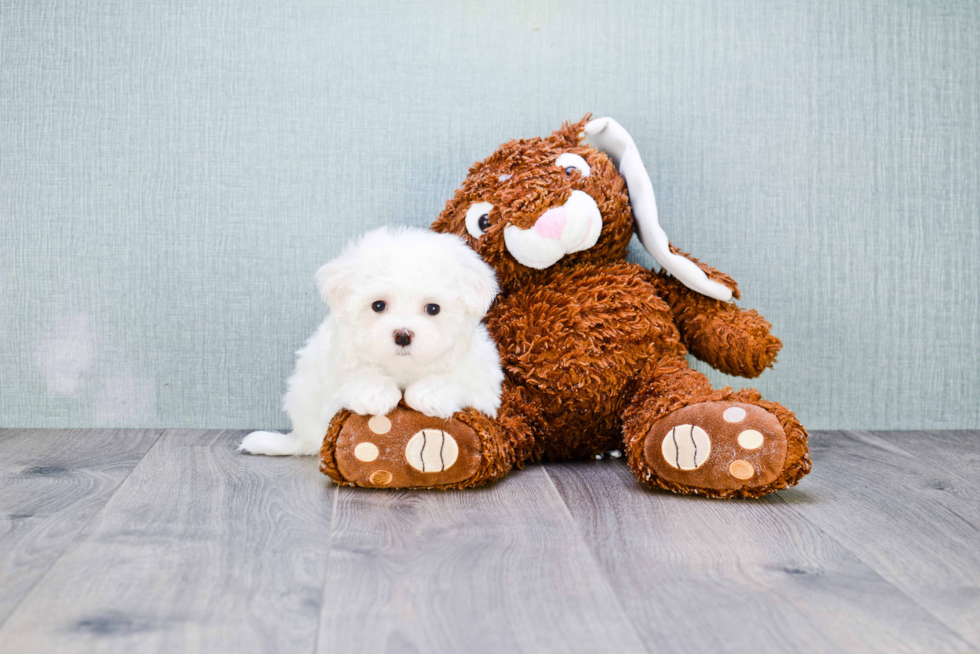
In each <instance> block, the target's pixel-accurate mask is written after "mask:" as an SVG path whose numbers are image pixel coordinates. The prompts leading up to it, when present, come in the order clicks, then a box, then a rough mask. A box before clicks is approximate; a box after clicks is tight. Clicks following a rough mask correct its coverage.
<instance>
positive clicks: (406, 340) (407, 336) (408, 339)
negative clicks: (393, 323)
mask: <svg viewBox="0 0 980 654" xmlns="http://www.w3.org/2000/svg"><path fill="white" fill-rule="evenodd" d="M414 335H415V334H413V333H412V332H410V331H408V330H407V329H396V330H395V334H394V336H395V345H401V346H402V347H405V346H406V345H410V344H411V343H412V336H414Z"/></svg>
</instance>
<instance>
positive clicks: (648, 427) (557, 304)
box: [323, 116, 810, 497]
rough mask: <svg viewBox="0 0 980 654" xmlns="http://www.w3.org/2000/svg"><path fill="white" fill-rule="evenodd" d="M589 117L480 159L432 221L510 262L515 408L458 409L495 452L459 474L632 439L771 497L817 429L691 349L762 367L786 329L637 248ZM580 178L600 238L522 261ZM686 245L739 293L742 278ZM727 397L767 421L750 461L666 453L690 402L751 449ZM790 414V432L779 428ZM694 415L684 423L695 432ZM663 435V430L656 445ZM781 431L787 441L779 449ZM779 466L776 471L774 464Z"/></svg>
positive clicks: (791, 475) (684, 483)
mask: <svg viewBox="0 0 980 654" xmlns="http://www.w3.org/2000/svg"><path fill="white" fill-rule="evenodd" d="M587 120H588V116H586V118H584V119H583V120H581V121H579V122H578V123H569V124H566V125H564V126H563V127H562V128H561V129H559V130H558V131H556V132H554V133H553V134H552V135H551V136H549V137H547V138H533V139H521V140H515V141H510V142H508V143H505V144H504V145H502V146H501V147H500V149H498V150H497V151H496V152H495V153H493V154H492V155H491V156H490V157H488V158H487V159H485V160H484V161H482V162H479V163H477V164H474V165H473V167H472V168H471V169H470V171H469V175H468V176H467V178H466V179H465V180H464V182H463V184H462V186H461V187H460V188H459V189H458V190H457V191H456V193H455V195H454V196H453V198H452V199H451V200H450V201H449V202H448V203H447V204H446V208H445V210H444V211H443V212H442V213H441V214H440V215H439V217H438V219H437V220H436V221H435V222H434V223H433V224H432V229H434V230H435V231H438V232H448V233H453V234H457V235H459V236H461V237H463V238H464V239H466V241H467V242H468V243H469V244H470V246H471V247H472V248H473V249H474V250H476V251H477V252H478V253H479V254H480V255H481V256H482V257H483V258H484V260H485V261H487V262H488V263H489V264H490V265H491V266H493V268H494V269H495V270H496V272H497V276H498V280H499V282H500V284H501V288H502V292H501V294H500V296H499V297H498V298H497V300H496V302H495V303H494V305H493V306H492V307H491V310H490V312H489V315H488V316H487V326H488V328H489V330H490V332H491V334H492V335H493V336H494V338H495V340H496V341H497V343H498V345H499V348H500V354H501V360H502V362H503V366H504V371H505V374H506V381H505V392H504V402H503V406H502V407H501V409H500V412H499V417H498V418H497V419H496V420H491V419H490V418H487V417H486V416H482V415H481V414H478V413H476V412H473V411H468V412H462V413H460V414H457V416H456V417H455V418H457V419H459V420H460V421H461V422H464V423H465V424H467V425H468V426H470V427H471V428H473V429H474V430H475V431H477V432H478V433H479V434H480V438H481V442H482V443H483V445H482V447H483V451H482V457H483V461H482V462H481V463H480V466H479V472H478V473H477V474H476V475H475V476H474V477H472V478H470V479H467V480H465V481H463V482H459V483H453V484H447V485H446V486H448V487H469V486H473V485H477V484H479V483H483V482H485V481H488V480H492V479H496V478H499V477H500V476H503V475H504V474H506V473H507V471H509V470H510V469H511V468H512V467H514V466H520V465H522V463H523V462H524V461H526V460H538V459H542V458H546V459H552V460H555V459H569V458H578V457H588V456H592V455H595V454H597V453H600V452H604V451H607V450H610V449H617V448H622V449H624V450H625V452H626V456H627V459H628V462H629V465H630V468H631V469H632V470H633V472H634V473H635V474H636V476H637V477H638V478H639V479H640V480H641V481H643V482H644V483H647V484H649V485H651V486H656V487H660V488H666V489H668V490H671V491H674V492H678V493H700V494H705V495H708V496H711V497H736V496H742V497H757V496H760V495H764V494H766V493H769V492H772V491H773V490H778V489H780V488H785V487H787V486H790V485H793V484H795V483H796V482H797V481H798V480H799V479H800V478H801V477H802V476H803V475H804V474H806V473H807V472H808V471H809V467H810V462H809V458H808V454H807V445H806V440H807V435H806V430H805V429H804V428H803V426H802V425H801V424H800V423H799V422H798V421H797V420H796V418H795V416H794V415H793V414H792V413H791V412H790V411H788V410H786V409H785V408H784V407H782V406H780V405H778V404H774V403H771V402H767V401H765V400H763V399H762V397H761V396H760V395H759V393H758V392H756V391H755V390H752V389H747V390H742V391H738V392H736V391H733V390H732V389H731V388H724V389H720V390H715V389H712V388H711V386H710V384H709V382H708V380H707V378H706V377H705V376H704V375H702V374H701V373H698V372H696V371H694V370H691V369H690V368H689V367H688V364H687V361H686V359H685V355H686V354H687V353H688V352H690V353H691V354H693V355H694V356H696V357H698V358H699V359H701V360H703V361H705V362H707V363H709V364H710V365H712V366H713V367H716V368H718V369H719V370H722V371H724V372H727V373H729V374H734V375H741V376H745V377H756V376H758V375H759V374H761V373H762V372H763V371H764V370H765V369H766V368H767V367H769V366H771V365H772V364H773V362H774V361H775V358H776V354H777V353H778V351H779V349H780V347H781V343H780V341H779V339H777V338H776V337H774V336H772V335H771V334H770V333H769V328H770V325H769V323H768V322H766V320H765V319H764V318H763V317H762V316H760V315H759V314H758V313H756V312H755V311H747V310H744V309H740V308H738V307H737V306H735V305H734V304H733V303H726V302H720V301H718V300H714V299H711V298H708V297H705V296H703V295H699V294H698V293H696V292H694V291H692V290H690V289H688V288H687V287H685V286H684V285H682V284H681V283H679V282H678V281H677V280H676V279H674V278H673V277H671V276H670V275H669V274H667V273H666V272H659V273H658V272H652V271H648V270H646V269H644V268H642V267H641V266H638V265H636V264H632V263H628V262H627V261H626V260H625V259H626V249H627V245H628V243H629V241H630V238H631V236H632V234H633V218H632V212H631V208H630V204H629V194H628V191H627V187H626V183H625V181H624V179H623V177H622V176H621V175H620V174H619V172H618V171H617V170H616V167H615V166H614V165H613V163H612V161H610V159H609V158H608V157H607V156H606V155H605V154H603V153H601V152H599V151H597V150H595V149H594V148H591V147H588V146H583V145H581V138H580V134H581V132H582V129H583V127H584V125H585V123H586V121H587ZM565 152H571V153H574V154H577V155H579V156H581V157H583V158H584V159H585V160H586V162H587V163H588V164H589V166H590V168H591V174H590V175H589V176H587V177H583V176H582V174H581V173H580V172H578V171H574V172H571V173H570V174H569V173H568V172H566V170H564V169H562V168H560V167H558V166H556V165H555V161H556V159H557V157H558V156H559V155H560V154H562V153H565ZM508 176H509V177H508ZM573 190H579V191H583V192H585V193H587V194H588V195H589V196H591V197H592V198H593V199H594V200H595V202H596V204H597V206H598V207H599V210H600V212H601V215H602V231H601V234H600V237H599V240H598V242H597V243H596V244H595V246H593V247H591V248H589V249H587V250H583V251H580V252H576V253H573V254H569V255H566V256H565V257H564V258H562V259H561V260H559V261H558V262H557V263H555V264H553V265H552V266H550V267H548V268H546V269H544V270H534V269H531V268H528V267H526V266H524V265H522V264H520V263H518V262H517V260H515V259H514V257H513V256H511V255H510V254H509V253H508V251H507V246H506V244H505V241H504V237H503V234H504V228H505V227H506V226H508V225H515V226H517V227H519V228H521V229H528V228H530V227H532V226H533V225H534V223H535V221H536V220H537V219H538V218H539V217H540V216H541V215H542V213H544V212H545V211H546V210H548V209H549V208H551V207H556V206H560V205H562V204H564V203H565V202H566V201H567V200H568V198H569V197H570V195H571V193H572V191H573ZM477 202H489V203H490V204H492V205H493V209H492V210H491V211H490V213H489V216H488V217H489V220H490V226H489V228H488V229H486V231H485V233H484V234H483V235H482V236H481V237H479V238H474V237H473V236H471V235H470V234H469V233H468V232H467V229H466V225H465V214H466V211H467V209H468V208H469V207H470V206H471V205H473V204H474V203H477ZM674 251H675V253H679V254H682V255H683V256H686V257H688V258H689V259H691V260H692V261H694V262H695V263H697V265H699V266H700V267H701V268H702V270H704V271H705V272H706V273H707V274H708V276H709V278H711V279H713V280H714V281H718V282H720V283H722V284H724V285H725V286H727V287H728V288H730V289H732V291H733V294H734V297H736V298H737V297H739V293H738V287H737V285H736V284H735V281H734V280H733V279H731V278H730V277H728V276H727V275H725V274H723V273H720V272H718V271H717V270H714V269H713V268H710V267H709V266H706V265H704V264H702V263H701V262H698V261H697V260H696V259H693V258H691V257H689V256H688V255H686V254H684V253H680V252H679V251H677V250H676V249H675V250H674ZM726 407H728V408H731V407H735V408H736V409H737V411H736V412H735V413H734V414H729V413H726V414H725V420H727V421H728V422H731V421H730V420H729V415H739V413H738V412H739V411H741V414H740V415H747V416H748V417H747V418H745V420H746V421H749V422H746V423H745V425H744V427H750V426H753V425H755V424H756V423H758V425H759V426H758V430H762V431H764V432H765V439H766V447H764V448H760V449H758V450H755V451H750V450H751V448H750V449H748V450H745V451H744V452H743V454H744V456H743V459H740V460H739V461H736V462H732V463H731V466H729V463H728V461H727V460H725V461H723V462H721V463H717V462H715V463H716V465H715V468H717V470H715V468H712V470H715V471H714V472H711V473H710V475H709V474H708V473H706V472H704V471H705V470H707V469H708V468H710V466H708V468H704V469H702V471H701V472H697V471H695V472H692V473H688V472H686V471H685V470H683V469H677V470H675V469H674V468H671V467H669V466H668V467H665V463H664V459H667V458H668V457H666V454H665V455H664V456H661V455H660V453H659V452H660V451H659V449H657V448H659V447H660V445H659V444H660V442H661V441H663V439H664V438H666V437H669V438H674V439H675V441H676V435H675V432H673V431H670V432H665V429H666V428H667V427H666V426H665V425H666V424H667V423H665V422H664V421H665V420H667V419H668V418H669V416H670V415H671V414H673V413H674V412H676V411H679V410H681V409H686V411H687V413H685V414H683V415H690V416H694V417H693V418H690V420H691V421H693V424H695V425H699V424H703V425H709V424H710V425H715V427H714V429H715V431H716V434H715V435H713V436H712V438H716V440H717V442H716V444H715V447H714V451H715V452H716V453H720V452H721V451H723V450H726V448H727V449H730V450H732V451H735V450H738V448H739V446H738V445H737V444H735V443H734V441H733V439H734V438H735V435H734V434H735V433H736V432H737V431H738V429H741V428H742V427H738V428H737V429H735V431H734V432H732V435H730V436H724V435H719V434H718V428H717V425H719V424H720V425H722V426H724V425H725V424H726V423H725V422H724V421H721V417H720V413H719V412H720V411H722V410H723V409H725V408H726ZM754 407H755V408H754ZM702 409H703V410H702ZM746 411H748V413H746ZM752 420H754V421H755V423H752V422H751V421H752ZM767 420H768V422H767ZM777 420H778V422H777ZM763 423H765V424H766V425H768V426H767V427H765V428H763V426H761V425H763ZM343 424H344V419H343V417H340V418H338V419H337V420H335V421H334V424H333V425H332V426H331V432H330V433H329V434H328V435H327V439H326V441H325V445H324V455H323V461H324V472H326V473H327V474H330V475H331V476H332V477H333V478H334V479H338V480H339V481H343V477H342V475H340V474H339V472H337V469H336V465H335V464H332V463H330V462H331V461H333V457H334V453H333V449H332V447H333V446H332V445H330V442H331V435H333V442H335V441H336V435H337V434H338V433H339V430H340V429H341V428H342V427H343ZM774 425H775V427H773V426H774ZM779 425H781V427H782V432H783V433H776V432H778V431H779V429H780V427H779ZM689 427H690V425H684V426H683V427H682V430H681V431H680V432H676V433H678V434H682V435H683V434H684V433H687V432H683V429H688V428H689ZM447 429H448V428H447ZM765 429H768V430H769V431H765ZM658 430H659V431H658ZM774 430H775V431H774ZM655 432H656V433H655ZM661 432H664V433H666V434H667V436H666V437H665V436H664V435H663V433H661ZM692 433H693V432H692ZM692 438H693V437H692ZM726 438H727V439H728V440H724V439H726ZM651 439H656V443H653V444H650V443H652V440H651ZM718 439H720V440H718ZM723 440H724V442H722V441H723ZM648 441H650V443H648ZM729 441H731V442H729ZM770 441H772V442H773V445H772V447H773V449H771V450H768V449H766V448H768V447H769V446H770ZM741 442H742V441H739V443H741ZM664 447H667V445H665V446H664ZM665 451H666V450H665ZM671 451H674V450H671ZM726 451H727V450H726ZM717 456H720V454H717V455H716V458H717ZM739 456H742V455H739ZM752 457H755V458H752ZM746 461H755V463H754V464H752V463H746ZM678 462H680V458H679V455H678ZM667 463H668V464H670V466H675V467H676V465H681V464H680V463H672V462H671V461H669V460H667ZM722 464H724V465H722ZM746 465H748V466H749V468H748V469H749V470H752V471H753V473H754V474H753V476H752V477H751V478H749V479H743V478H742V477H744V476H745V474H748V473H744V472H743V471H744V470H745V469H746V468H745V466H746ZM753 465H754V467H753ZM719 466H721V467H719ZM739 466H741V468H740V467H739ZM770 468H771V469H772V471H774V472H771V473H766V472H765V471H766V470H768V469H770ZM729 470H731V472H729ZM686 474H690V475H691V476H690V480H687V478H686V477H684V475H686ZM767 474H768V475H769V476H768V477H767V476H766V475H767ZM698 475H701V476H698ZM705 475H708V477H710V479H708V477H706V476H705ZM678 478H680V479H681V481H677V479H678Z"/></svg>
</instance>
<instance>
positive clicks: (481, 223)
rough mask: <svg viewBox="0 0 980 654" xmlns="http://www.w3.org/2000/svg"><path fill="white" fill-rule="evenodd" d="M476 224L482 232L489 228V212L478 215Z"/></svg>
mask: <svg viewBox="0 0 980 654" xmlns="http://www.w3.org/2000/svg"><path fill="white" fill-rule="evenodd" d="M476 226H477V227H479V228H480V229H481V230H482V231H484V232H485V231H487V230H488V229H490V214H487V213H485V214H483V215H482V216H480V217H479V218H478V219H477V221H476Z"/></svg>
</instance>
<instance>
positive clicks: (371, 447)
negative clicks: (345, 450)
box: [354, 443, 378, 463]
mask: <svg viewBox="0 0 980 654" xmlns="http://www.w3.org/2000/svg"><path fill="white" fill-rule="evenodd" d="M354 456H355V457H357V460H358V461H364V462H365V463H368V462H371V461H374V460H375V459H377V458H378V446H377V445H375V444H374V443H358V445H357V447H355V448H354Z"/></svg>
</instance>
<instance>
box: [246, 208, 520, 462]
mask: <svg viewBox="0 0 980 654" xmlns="http://www.w3.org/2000/svg"><path fill="white" fill-rule="evenodd" d="M316 284H317V288H318V289H319V291H320V294H321V295H322V296H323V299H324V300H326V302H327V304H329V305H330V314H329V315H328V316H327V318H326V320H324V321H323V323H322V324H321V325H320V327H319V328H318V329H317V331H316V333H315V334H314V335H313V336H312V337H311V338H310V340H309V341H307V342H306V345H305V346H304V347H303V348H302V349H301V350H299V351H298V352H297V353H296V371H295V372H294V373H293V375H292V376H291V377H290V378H289V381H288V383H287V387H288V389H287V391H286V395H285V397H284V398H283V408H284V409H285V411H286V413H287V414H289V419H290V420H291V421H292V425H293V431H292V432H290V433H289V434H280V433H277V432H267V431H257V432H253V433H251V434H249V435H248V436H246V437H245V439H244V440H243V441H242V443H241V446H240V448H239V449H241V450H243V451H245V452H250V453H252V454H268V455H290V454H315V453H316V452H317V451H318V450H319V449H320V445H321V443H322V441H323V436H324V434H325V433H326V430H327V426H328V425H329V423H330V420H331V418H333V416H334V414H336V413H337V412H338V411H340V410H341V409H342V408H347V409H350V410H351V411H353V412H355V413H359V414H362V415H385V414H386V413H388V412H389V411H391V410H392V409H393V408H395V406H396V405H397V404H398V402H399V401H400V400H401V399H402V396H403V394H404V399H405V403H406V404H408V405H409V406H410V407H412V408H413V409H415V410H417V411H420V412H422V413H424V414H426V415H430V416H437V417H440V418H448V417H450V416H451V415H452V414H454V413H455V412H457V411H459V410H460V409H463V408H465V407H473V408H475V409H478V410H479V411H482V412H483V413H486V414H487V415H490V416H496V415H497V409H498V408H499V406H500V388H501V384H502V382H503V379H504V374H503V371H502V370H501V366H500V356H499V354H498V352H497V347H496V345H495V344H494V342H493V341H492V340H491V339H490V335H489V334H488V333H487V330H486V328H485V327H484V326H483V325H482V324H481V322H480V321H481V319H482V317H483V316H484V314H486V312H487V309H489V308H490V304H491V303H492V302H493V299H494V297H495V296H496V294H497V290H498V289H497V281H496V278H495V276H494V273H493V269H492V268H490V266H488V265H487V264H486V263H484V262H483V260H481V259H480V257H479V255H477V254H476V252H474V251H473V250H472V249H470V248H469V247H468V246H467V245H466V244H465V242H464V241H463V240H462V239H460V238H459V237H457V236H453V235H450V234H436V233H435V232H430V231H428V230H421V229H408V228H395V229H388V228H385V227H382V228H381V229H376V230H374V231H371V232H368V233H367V234H365V235H364V236H363V237H361V239H360V240H358V241H356V242H354V243H351V244H350V245H348V246H347V248H346V249H345V250H344V251H343V253H342V254H341V255H340V257H339V258H337V259H336V260H334V261H332V262H330V263H328V264H326V265H325V266H323V267H322V268H321V269H320V270H319V271H318V272H317V274H316ZM377 301H382V302H384V303H385V305H386V306H385V310H384V311H382V312H380V313H379V312H376V311H375V310H374V309H373V308H372V305H373V304H374V303H375V302H377ZM428 304H437V305H439V312H438V314H437V315H434V316H433V315H429V314H428V313H427V312H426V305H428ZM398 330H408V331H410V332H411V333H412V339H411V344H409V345H408V346H405V347H402V346H399V345H397V344H396V343H395V340H394V332H395V331H398Z"/></svg>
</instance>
